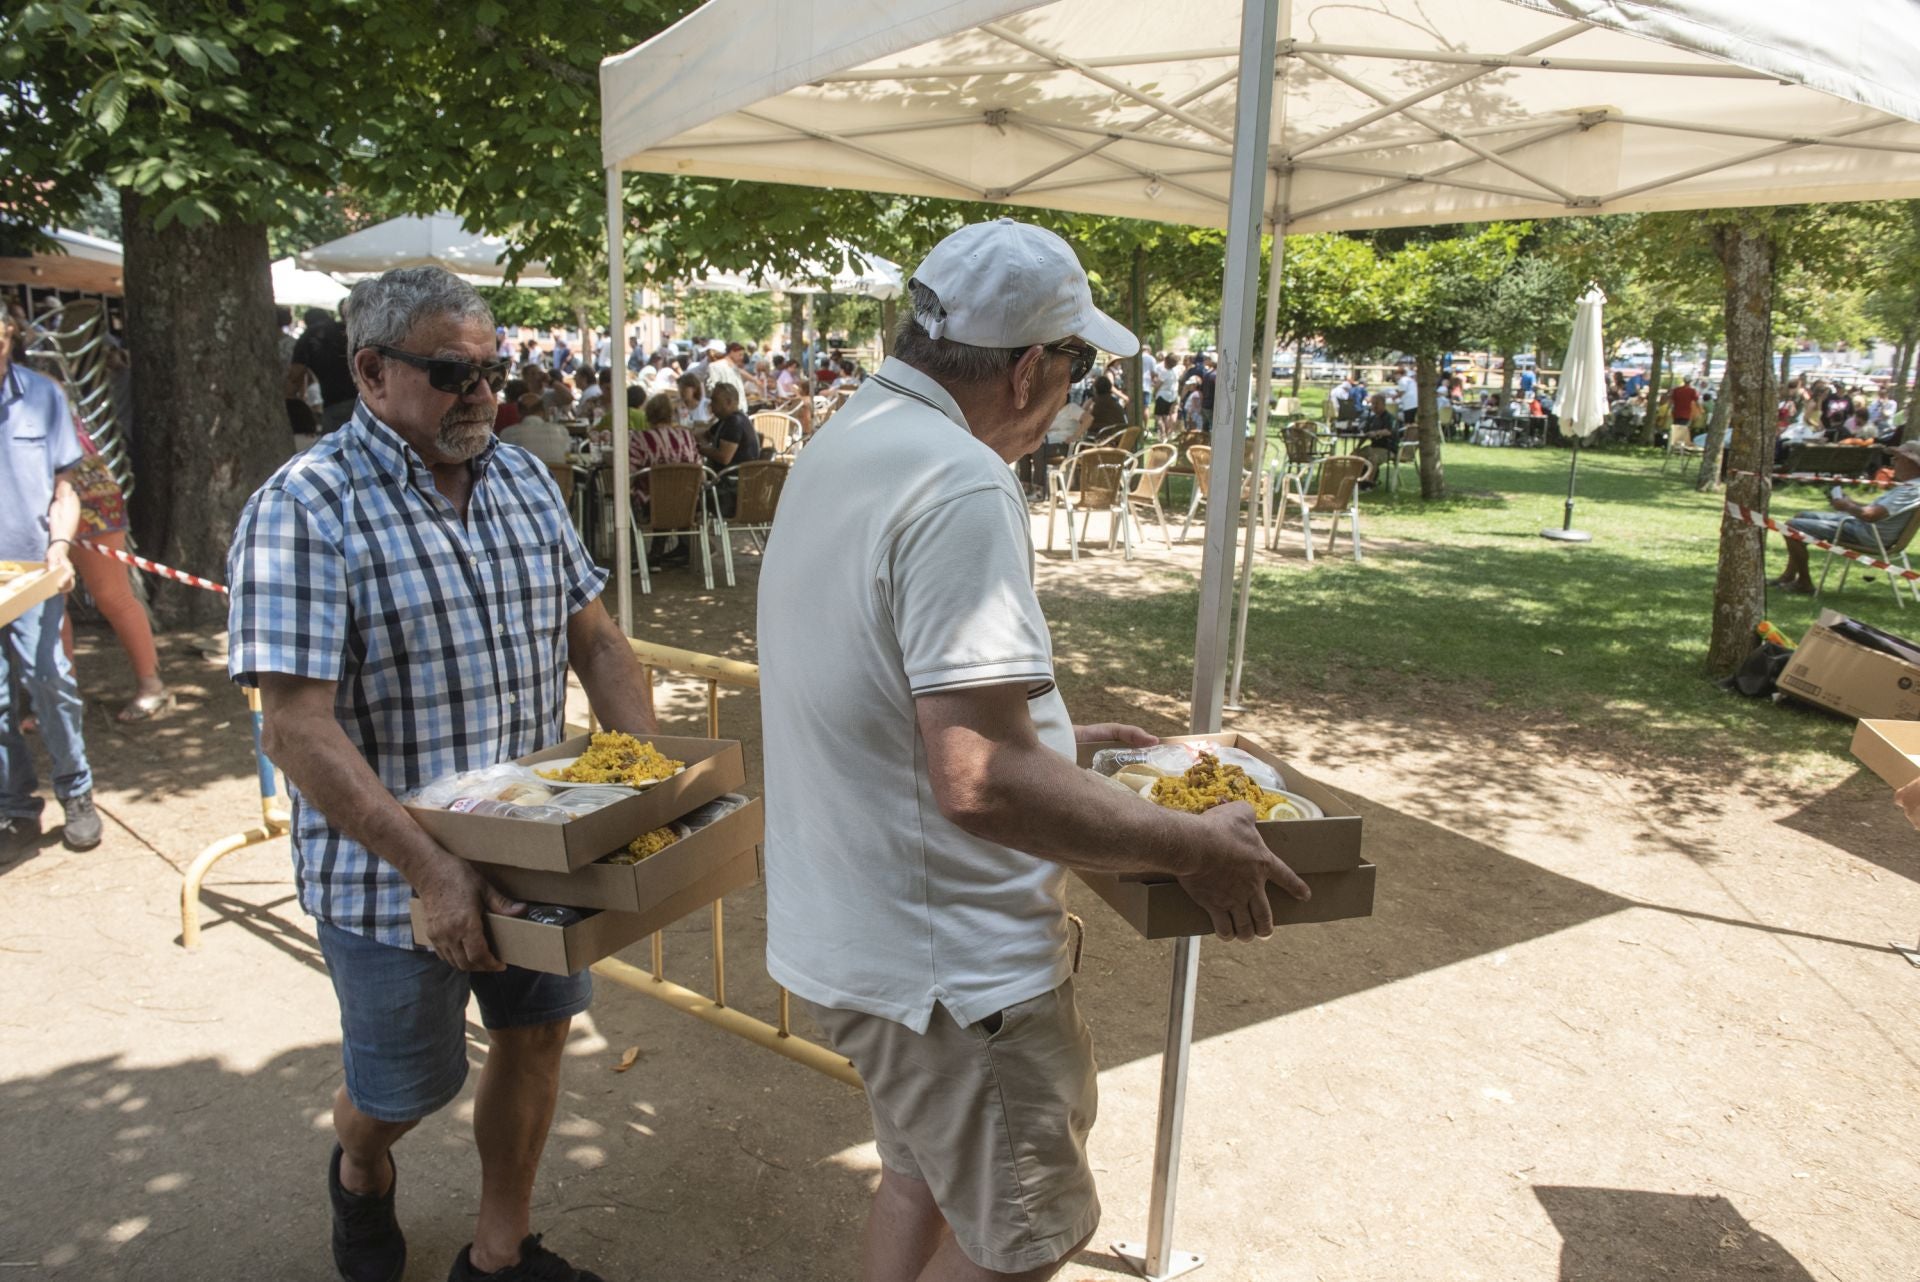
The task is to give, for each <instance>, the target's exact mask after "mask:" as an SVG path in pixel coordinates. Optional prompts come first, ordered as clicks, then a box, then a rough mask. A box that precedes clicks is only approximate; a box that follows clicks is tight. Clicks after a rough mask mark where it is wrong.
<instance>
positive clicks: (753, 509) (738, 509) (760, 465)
mask: <svg viewBox="0 0 1920 1282" xmlns="http://www.w3.org/2000/svg"><path fill="white" fill-rule="evenodd" d="M792 466H793V463H792V461H791V460H789V459H783V458H764V459H754V460H753V461H751V462H748V463H735V464H734V465H733V466H732V467H730V468H727V469H726V470H724V471H722V472H721V473H720V475H719V477H718V478H716V484H717V486H725V485H726V484H727V483H728V482H729V481H731V482H732V483H733V492H734V504H733V515H732V516H730V517H729V516H727V515H726V514H725V513H722V512H718V511H716V512H715V514H714V521H715V526H716V532H717V533H718V534H719V535H720V560H721V563H722V565H723V567H724V568H725V570H726V575H727V586H728V587H732V586H733V535H734V533H735V532H736V531H744V532H745V533H746V535H747V537H749V538H751V539H752V540H753V542H754V546H756V547H759V548H762V549H764V548H765V547H766V546H767V535H768V534H770V533H771V532H772V531H773V514H774V511H775V510H776V509H777V508H778V507H779V506H780V493H781V491H782V490H784V489H785V488H786V485H787V472H788V471H789V470H790V469H791V468H792Z"/></svg>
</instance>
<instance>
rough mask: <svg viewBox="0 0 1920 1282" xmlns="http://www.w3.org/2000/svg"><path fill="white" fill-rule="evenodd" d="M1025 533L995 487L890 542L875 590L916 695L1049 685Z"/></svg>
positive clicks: (929, 516)
mask: <svg viewBox="0 0 1920 1282" xmlns="http://www.w3.org/2000/svg"><path fill="white" fill-rule="evenodd" d="M1029 537H1030V536H1029V534H1028V530H1027V521H1026V513H1025V512H1024V511H1023V510H1021V508H1020V505H1019V504H1018V503H1017V502H1016V501H1015V500H1014V498H1013V496H1012V495H1010V494H1008V493H1007V492H1006V491H1005V490H1003V489H1001V488H1000V487H998V486H993V487H990V488H982V489H977V490H972V491H969V492H967V493H965V494H961V495H959V496H957V497H955V498H952V499H949V500H947V501H946V502H944V503H941V504H940V505H939V506H937V507H935V508H932V509H931V510H929V511H927V512H925V513H922V514H920V515H919V516H916V517H915V518H914V519H913V520H911V521H909V522H907V523H906V524H905V525H904V526H902V527H901V529H900V530H899V532H898V533H897V534H896V535H895V536H894V539H893V541H892V545H891V548H890V551H889V554H888V557H887V560H886V561H885V562H883V563H882V565H881V566H880V567H879V575H878V577H879V580H880V583H879V586H880V590H881V592H882V594H883V596H884V598H885V600H886V604H887V605H888V607H889V608H890V610H891V613H892V616H893V626H894V635H895V638H896V640H897V641H898V642H899V645H900V655H901V660H902V663H903V665H904V667H905V669H906V675H907V684H908V686H909V688H910V689H911V690H912V691H913V693H914V695H915V696H916V697H918V696H920V695H925V694H936V693H939V692H941V691H944V690H960V689H966V688H968V687H970V686H986V685H1005V684H1010V683H1013V682H1022V683H1025V684H1026V685H1028V686H1029V687H1032V688H1040V689H1044V688H1046V687H1048V686H1051V685H1052V683H1053V646H1052V642H1051V641H1050V639H1049V638H1048V635H1047V621H1046V618H1045V616H1043V615H1042V614H1041V613H1040V601H1039V599H1038V598H1037V597H1036V596H1035V595H1034V591H1033V562H1032V555H1033V554H1032V550H1031V544H1030V543H1029Z"/></svg>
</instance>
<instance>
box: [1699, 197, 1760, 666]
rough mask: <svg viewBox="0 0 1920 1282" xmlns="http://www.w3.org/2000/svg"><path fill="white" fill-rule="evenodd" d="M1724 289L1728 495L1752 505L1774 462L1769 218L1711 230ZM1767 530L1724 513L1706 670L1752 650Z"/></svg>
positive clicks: (1728, 663)
mask: <svg viewBox="0 0 1920 1282" xmlns="http://www.w3.org/2000/svg"><path fill="white" fill-rule="evenodd" d="M1713 247H1714V252H1715V253H1716V254H1717V255H1718V256H1719V258H1720V267H1721V274H1722V275H1723V276H1724V277H1725V278H1726V289H1727V379H1726V382H1725V384H1723V391H1724V394H1725V396H1726V399H1727V401H1728V402H1729V404H1728V406H1727V414H1728V416H1729V418H1730V419H1731V420H1732V423H1733V448H1732V451H1731V459H1730V461H1731V463H1732V466H1733V470H1734V471H1736V472H1744V473H1746V475H1743V476H1734V477H1730V478H1729V479H1728V482H1727V498H1728V499H1729V500H1731V501H1732V502H1735V503H1738V504H1741V505H1742V506H1744V507H1748V508H1751V509H1753V510H1755V511H1761V510H1764V509H1765V507H1766V493H1767V490H1766V485H1767V483H1766V479H1765V478H1766V476H1767V474H1768V473H1769V472H1770V471H1772V463H1773V439H1774V433H1773V431H1772V427H1773V418H1774V416H1773V406H1774V397H1773V389H1772V386H1771V380H1770V379H1769V378H1768V377H1767V376H1768V374H1769V373H1770V372H1771V370H1772V362H1771V361H1769V360H1768V359H1767V355H1768V353H1769V352H1771V351H1772V342H1771V335H1770V329H1771V326H1772V318H1773V286H1774V280H1773V272H1774V255H1775V252H1776V246H1775V244H1774V240H1773V231H1772V228H1771V227H1770V226H1768V225H1767V224H1766V223H1764V222H1759V221H1748V220H1747V219H1746V218H1744V217H1743V218H1741V219H1740V220H1739V221H1735V222H1730V223H1723V224H1721V225H1720V226H1718V227H1716V228H1715V229H1714V231H1713ZM1766 552H1767V547H1766V531H1765V530H1763V529H1761V528H1760V527H1758V526H1755V525H1748V524H1747V523H1746V522H1744V521H1737V520H1735V519H1734V518H1732V517H1730V516H1727V515H1724V514H1723V515H1722V516H1721V518H1720V566H1719V573H1718V575H1717V577H1716V578H1715V580H1714V585H1713V630H1712V634H1711V637H1710V639H1709V641H1708V645H1707V670H1708V671H1709V672H1711V673H1712V674H1713V675H1714V676H1716V677H1724V676H1730V675H1732V673H1733V672H1734V670H1735V669H1737V668H1738V667H1739V666H1740V664H1741V663H1742V662H1743V661H1744V660H1745V659H1746V657H1747V655H1748V654H1750V653H1752V651H1753V648H1754V646H1755V644H1756V643H1757V642H1756V639H1755V637H1754V626H1755V625H1756V624H1758V623H1759V622H1760V619H1761V617H1762V614H1763V613H1764V611H1765V609H1766V589H1765V586H1764V580H1765V578H1766Z"/></svg>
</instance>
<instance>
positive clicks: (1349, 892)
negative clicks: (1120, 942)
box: [1075, 732, 1376, 939]
mask: <svg viewBox="0 0 1920 1282" xmlns="http://www.w3.org/2000/svg"><path fill="white" fill-rule="evenodd" d="M1162 742H1165V743H1214V744H1219V745H1221V746H1223V747H1230V748H1238V749H1240V750H1241V751H1242V752H1246V753H1249V754H1251V755H1253V756H1255V757H1257V758H1259V759H1260V760H1262V761H1264V762H1266V763H1267V764H1268V765H1270V766H1272V767H1273V768H1274V769H1276V770H1278V771H1279V772H1280V775H1281V777H1282V778H1283V779H1285V780H1286V781H1287V790H1288V791H1289V792H1297V793H1299V794H1300V795H1301V796H1303V797H1305V798H1307V799H1308V800H1310V801H1312V802H1313V803H1314V804H1316V805H1318V806H1319V807H1320V808H1321V809H1322V810H1324V811H1325V812H1326V818H1324V819H1275V820H1269V821H1267V822H1265V823H1261V824H1256V825H1255V827H1256V828H1258V829H1259V832H1260V836H1261V838H1262V839H1263V840H1264V841H1265V842H1266V843H1267V849H1269V850H1271V851H1273V853H1274V854H1276V855H1278V856H1279V857H1280V858H1281V859H1282V860H1284V861H1285V862H1286V865H1287V867H1289V868H1291V869H1293V871H1294V872H1296V873H1298V874H1299V875H1300V879H1301V880H1302V881H1304V882H1306V883H1307V885H1308V887H1309V888H1310V889H1311V890H1312V891H1313V898H1312V899H1309V900H1308V901H1307V902H1305V903H1301V902H1300V901H1299V900H1297V899H1295V898H1293V896H1291V895H1289V894H1287V893H1286V892H1285V891H1283V890H1281V889H1280V888H1279V887H1278V886H1269V887H1268V888H1267V899H1268V902H1269V903H1271V904H1272V905H1273V924H1274V925H1275V926H1302V925H1308V924H1311V923H1314V922H1326V921H1343V920H1346V919H1347V918H1350V917H1369V916H1372V915H1373V887H1374V874H1375V871H1376V870H1375V867H1374V865H1372V864H1370V863H1367V862H1366V860H1365V859H1364V858H1363V856H1362V854H1361V824H1360V816H1359V814H1357V813H1356V812H1355V811H1354V809H1353V808H1352V807H1351V806H1348V805H1347V804H1346V803H1345V802H1343V801H1341V800H1340V799H1339V798H1338V797H1336V796H1334V794H1333V793H1332V792H1330V791H1328V790H1327V789H1326V788H1324V787H1322V786H1321V785H1320V784H1318V783H1316V782H1314V781H1313V780H1312V779H1309V778H1307V777H1306V776H1305V775H1303V774H1301V773H1300V771H1299V770H1297V769H1295V768H1294V767H1293V766H1290V765H1288V764H1287V763H1286V762H1284V761H1282V760H1280V759H1279V758H1278V757H1276V756H1274V755H1273V753H1271V752H1269V751H1268V750H1267V748H1266V746H1265V745H1264V744H1262V743H1261V742H1260V741H1259V740H1257V739H1255V738H1253V737H1252V736H1251V735H1244V734H1236V733H1232V732H1229V733H1226V734H1207V735H1172V736H1168V737H1167V738H1165V739H1164V740H1163V741H1162ZM1124 746H1125V745H1124V744H1120V743H1083V744H1081V745H1080V750H1079V761H1080V764H1081V765H1082V766H1091V765H1092V764H1093V754H1094V753H1096V752H1098V751H1100V750H1101V749H1102V748H1120V747H1124ZM1075 875H1076V876H1078V877H1079V878H1080V880H1081V881H1083V882H1085V883H1086V884H1087V886H1088V887H1089V888H1090V889H1091V890H1092V891H1093V892H1094V893H1095V894H1097V895H1099V896H1100V898H1102V899H1104V900H1106V902H1107V905H1108V906H1109V907H1111V908H1112V909H1113V910H1114V911H1115V912H1117V913H1119V914H1120V915H1121V916H1122V917H1124V918H1126V920H1127V922H1128V924H1129V925H1131V926H1132V927H1133V928H1134V929H1135V930H1137V931H1139V932H1140V934H1141V936H1142V937H1143V938H1146V939H1172V938H1177V937H1180V936H1184V935H1211V934H1212V933H1213V918H1212V917H1211V916H1209V915H1208V913H1207V911H1206V910H1205V909H1204V908H1202V907H1200V905H1199V904H1196V903H1195V902H1193V898H1192V897H1191V896H1190V895H1188V894H1187V892H1186V891H1185V890H1183V889H1181V887H1180V883H1179V882H1177V881H1172V880H1168V879H1166V878H1162V877H1159V876H1157V875H1155V874H1152V873H1122V874H1110V873H1090V872H1081V871H1079V870H1078V869H1076V870H1075Z"/></svg>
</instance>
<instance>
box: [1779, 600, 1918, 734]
mask: <svg viewBox="0 0 1920 1282" xmlns="http://www.w3.org/2000/svg"><path fill="white" fill-rule="evenodd" d="M1845 618H1846V616H1845V615H1842V614H1839V613H1837V612H1835V611H1833V610H1822V611H1821V612H1820V617H1819V619H1818V620H1816V621H1815V622H1814V625H1813V626H1812V627H1811V628H1809V629H1807V635H1806V636H1804V637H1802V638H1801V639H1800V644H1799V646H1798V647H1797V648H1796V649H1795V650H1794V652H1793V654H1792V655H1791V656H1789V657H1788V659H1787V667H1786V670H1785V671H1784V672H1782V673H1781V674H1780V679H1779V681H1778V683H1777V684H1778V685H1779V687H1780V688H1781V689H1782V690H1784V691H1786V692H1787V693H1788V694H1790V695H1792V696H1793V697H1794V698H1796V699H1804V700H1806V701H1807V702H1808V703H1811V704H1815V705H1817V706H1819V707H1822V708H1830V709H1832V710H1833V711H1835V712H1838V713H1840V714H1841V715H1842V716H1847V717H1872V718H1877V719H1886V720H1893V721H1912V720H1915V719H1920V664H1913V663H1909V662H1907V661H1906V660H1904V659H1901V658H1899V657H1897V656H1895V655H1891V654H1888V653H1886V652H1885V651H1882V650H1875V649H1873V648H1872V647H1870V646H1864V645H1861V644H1860V643H1859V642H1857V641H1851V640H1849V639H1847V638H1846V637H1844V636H1841V635H1839V634H1838V633H1836V632H1834V631H1833V627H1834V625H1835V624H1837V623H1839V622H1841V621H1842V620H1844V619H1845Z"/></svg>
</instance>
